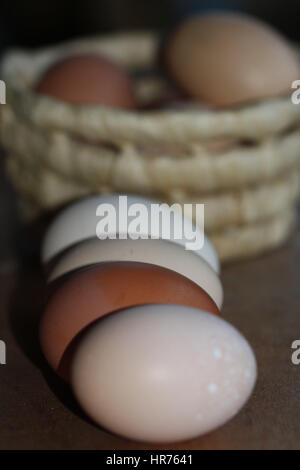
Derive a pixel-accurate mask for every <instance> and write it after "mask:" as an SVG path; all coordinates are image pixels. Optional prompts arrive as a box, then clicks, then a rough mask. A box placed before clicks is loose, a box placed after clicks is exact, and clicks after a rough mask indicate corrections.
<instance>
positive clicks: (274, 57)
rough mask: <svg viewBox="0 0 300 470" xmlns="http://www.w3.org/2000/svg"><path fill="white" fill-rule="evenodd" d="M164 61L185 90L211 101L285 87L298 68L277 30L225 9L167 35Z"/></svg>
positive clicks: (226, 102)
mask: <svg viewBox="0 0 300 470" xmlns="http://www.w3.org/2000/svg"><path fill="white" fill-rule="evenodd" d="M166 63H167V66H168V68H169V70H170V72H171V74H172V75H173V77H174V79H175V80H176V81H177V82H178V84H179V85H181V86H182V88H183V89H184V90H185V91H186V92H188V93H189V94H190V95H192V96H193V97H195V98H197V99H200V100H202V101H204V102H206V103H209V104H211V105H214V106H231V105H235V104H238V103H242V102H246V101H249V100H257V99H261V98H267V97H273V96H277V95H282V94H285V93H288V92H289V90H290V88H291V83H292V81H294V80H295V79H296V78H297V77H298V76H299V70H300V69H299V61H298V59H297V57H296V54H295V52H294V51H293V50H292V47H291V46H290V45H289V44H288V42H287V41H286V40H285V39H284V38H283V37H282V36H281V35H280V34H279V33H278V32H277V31H275V30H273V29H272V28H271V27H270V26H268V25H267V24H264V23H263V22H261V21H259V20H256V19H253V18H251V17H249V16H246V15H240V14H230V13H211V14H205V15H201V16H196V17H193V18H191V19H189V20H187V21H186V22H184V23H183V24H182V25H181V26H180V27H179V28H178V29H177V30H176V31H175V32H174V34H173V35H172V36H171V37H170V39H169V42H168V44H167V48H166Z"/></svg>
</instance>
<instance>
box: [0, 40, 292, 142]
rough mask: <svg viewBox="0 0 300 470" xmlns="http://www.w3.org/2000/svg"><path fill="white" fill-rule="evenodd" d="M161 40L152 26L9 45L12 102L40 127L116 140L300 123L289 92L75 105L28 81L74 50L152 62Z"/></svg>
mask: <svg viewBox="0 0 300 470" xmlns="http://www.w3.org/2000/svg"><path fill="white" fill-rule="evenodd" d="M137 39H138V40H137ZM158 44H159V37H158V36H157V34H155V33H153V32H139V33H138V32H135V33H124V32H123V33H117V34H116V33H114V34H112V35H106V36H100V37H96V38H87V39H82V40H75V41H70V42H68V43H65V44H60V45H58V46H52V47H50V48H49V47H48V48H47V47H46V48H42V49H39V50H38V51H34V52H32V51H29V52H28V51H22V50H13V51H10V52H8V53H6V55H5V56H4V57H3V60H2V63H1V71H2V76H3V79H4V81H5V82H6V85H7V96H8V103H9V105H11V106H12V108H13V109H14V111H15V112H18V113H21V114H22V115H23V116H26V115H27V119H30V120H32V122H33V123H34V124H35V125H37V126H38V127H47V128H54V129H59V130H61V131H64V132H70V133H74V134H76V135H78V136H81V137H83V138H85V139H92V140H93V139H97V138H100V139H103V140H104V141H111V142H113V143H120V142H122V141H131V142H142V141H143V142H146V141H160V142H173V143H176V142H187V141H193V142H196V141H201V140H202V141H203V140H209V139H212V138H213V139H218V138H220V139H221V138H224V137H225V138H227V137H235V138H246V139H251V140H254V141H257V140H261V139H263V138H264V137H266V136H268V135H274V134H278V133H280V132H284V131H285V130H287V129H290V128H291V127H293V126H298V125H299V124H300V106H297V105H294V104H293V103H292V101H291V96H290V95H289V96H285V97H274V98H268V99H265V100H258V101H255V102H249V103H245V104H243V105H241V106H236V107H234V108H231V109H221V110H214V109H200V110H194V109H193V110H178V109H176V110H173V109H172V110H166V109H162V110H148V111H145V110H143V111H141V110H137V111H136V110H134V111H125V110H119V109H111V108H106V107H104V106H100V105H98V106H85V105H82V106H74V105H70V104H67V103H63V102H60V101H57V100H55V99H53V98H50V97H47V96H41V95H38V94H36V93H35V92H33V91H32V90H31V89H30V85H29V84H28V83H29V82H30V74H32V75H31V80H32V79H33V77H37V75H38V74H39V73H40V71H41V70H42V69H43V68H44V67H45V66H46V65H47V64H49V63H51V61H53V60H55V59H57V58H58V57H61V56H63V55H68V54H70V53H74V52H75V51H77V52H78V51H100V52H101V51H104V53H106V54H107V55H109V56H110V57H111V58H113V59H114V60H117V61H118V62H120V63H121V64H122V65H126V66H128V67H129V68H131V67H136V66H145V67H146V66H149V67H151V66H152V65H153V64H154V63H155V60H156V54H157V48H158ZM126 52H127V54H126ZM24 71H25V72H24ZM26 74H27V75H26ZM291 92H292V90H291Z"/></svg>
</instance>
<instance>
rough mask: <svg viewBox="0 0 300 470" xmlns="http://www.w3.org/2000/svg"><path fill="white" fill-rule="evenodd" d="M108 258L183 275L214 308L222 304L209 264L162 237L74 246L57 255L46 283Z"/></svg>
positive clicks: (105, 241) (85, 242)
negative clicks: (60, 255) (200, 290)
mask: <svg viewBox="0 0 300 470" xmlns="http://www.w3.org/2000/svg"><path fill="white" fill-rule="evenodd" d="M110 261H135V262H139V263H150V264H154V265H156V266H161V267H164V268H167V269H171V270H172V271H176V272H177V273H179V274H182V275H183V276H185V277H187V278H188V279H190V280H191V281H193V282H195V283H196V284H198V285H199V286H200V287H202V289H204V290H205V291H206V292H207V293H208V295H209V296H210V297H211V298H212V299H213V300H214V302H215V304H216V305H217V306H218V308H221V307H222V303H223V288H222V284H221V281H220V279H219V277H218V276H217V274H216V273H215V271H214V270H213V269H212V268H211V267H210V265H209V264H208V263H207V262H206V261H205V260H204V259H203V258H202V257H201V256H197V255H196V254H195V253H194V252H193V251H188V250H183V249H182V247H181V246H180V245H177V244H176V243H172V242H169V241H166V240H151V239H150V240H131V239H126V240H119V239H117V240H109V239H107V240H99V239H97V238H93V239H90V240H87V241H84V242H82V243H80V244H78V245H76V246H75V247H74V248H73V249H70V250H68V252H67V253H66V254H65V255H64V256H62V257H61V259H60V260H59V261H58V263H57V265H56V266H55V267H54V269H53V271H52V273H51V275H50V277H49V282H50V281H53V280H54V279H56V278H58V277H59V276H61V275H63V274H66V273H68V272H70V271H73V270H75V269H78V268H82V267H83V266H88V265H91V264H95V263H103V262H110Z"/></svg>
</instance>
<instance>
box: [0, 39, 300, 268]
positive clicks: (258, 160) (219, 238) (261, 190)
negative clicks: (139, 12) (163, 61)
mask: <svg viewBox="0 0 300 470" xmlns="http://www.w3.org/2000/svg"><path fill="white" fill-rule="evenodd" d="M158 46H159V39H158V37H157V36H156V35H155V34H152V33H139V34H137V33H135V34H118V35H114V36H110V37H102V38H98V39H97V38H96V39H87V40H81V41H75V42H71V43H67V44H64V45H60V46H57V47H53V48H48V49H44V50H41V51H38V52H34V53H32V52H30V53H28V52H24V51H11V52H9V53H8V54H7V55H6V56H5V57H4V59H3V61H2V70H1V72H2V74H1V77H2V78H3V79H4V81H5V82H6V86H7V104H6V105H5V106H0V118H1V119H0V123H1V126H0V138H1V142H2V145H3V146H4V148H5V150H6V154H7V157H6V166H7V171H8V174H9V176H10V178H11V180H12V182H13V184H14V186H15V188H16V189H17V191H18V193H19V194H20V196H21V197H20V202H21V207H22V211H23V214H24V217H25V218H26V219H28V218H33V217H37V216H38V215H40V214H41V213H45V212H46V211H50V210H53V209H56V208H58V207H60V206H62V205H64V204H66V203H68V202H69V201H71V200H74V199H76V198H79V197H82V196H85V195H89V194H95V193H105V192H113V191H114V192H116V191H117V192H123V193H138V194H145V195H149V196H151V197H154V198H156V199H158V200H162V201H166V202H168V203H172V202H180V203H184V202H204V203H205V224H206V231H207V232H208V233H209V234H210V236H211V238H212V240H213V242H214V243H215V245H216V247H217V250H218V251H219V254H220V256H221V259H222V260H231V259H237V258H241V257H245V256H250V255H254V254H258V253H260V252H263V251H265V250H267V249H270V248H272V247H275V246H277V245H279V244H280V243H282V242H283V241H284V240H285V239H286V238H287V236H288V235H289V233H290V231H291V228H292V226H293V221H294V219H295V210H294V208H295V204H296V200H297V198H298V195H299V187H300V186H299V161H300V106H297V105H293V104H292V102H291V99H290V96H289V97H286V98H276V99H273V100H266V101H262V102H257V103H252V104H251V105H247V106H244V107H240V108H234V109H230V110H219V111H216V110H211V109H206V108H200V107H199V109H197V108H193V107H191V108H187V109H169V110H159V111H136V112H132V111H130V112H128V111H123V110H116V109H110V108H105V107H101V106H76V107H75V106H72V105H68V104H65V103H62V102H58V101H56V100H53V99H51V98H48V97H45V96H41V95H37V94H35V93H34V92H32V91H31V89H32V85H33V84H34V83H35V81H36V80H37V78H38V76H39V75H40V74H41V73H42V72H43V70H44V69H45V68H46V67H48V66H49V64H51V63H52V62H53V61H56V60H57V59H58V58H62V57H64V56H68V55H69V54H74V53H79V52H87V51H88V52H100V53H103V54H105V55H107V56H109V57H111V58H112V59H114V60H115V61H116V62H118V63H120V64H122V65H123V66H126V67H127V68H128V69H129V70H130V71H131V72H133V73H134V76H135V83H136V90H137V95H138V98H139V100H140V102H141V103H144V104H146V103H147V102H149V101H150V100H151V99H154V98H157V97H159V96H160V95H161V93H163V91H164V90H165V89H167V87H168V84H167V82H166V81H165V80H164V78H163V77H161V76H159V74H158V73H157V71H156V67H155V65H156V57H157V49H158ZM296 78H297V77H296Z"/></svg>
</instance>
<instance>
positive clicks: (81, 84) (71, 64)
mask: <svg viewBox="0 0 300 470" xmlns="http://www.w3.org/2000/svg"><path fill="white" fill-rule="evenodd" d="M35 91H36V92H37V93H42V94H44V95H48V96H51V97H53V98H56V99H58V100H61V101H65V102H67V103H71V104H102V105H105V106H111V107H114V108H127V109H132V108H135V107H136V102H135V96H134V90H133V84H132V82H131V80H130V77H129V76H128V74H127V73H126V71H125V70H123V69H122V68H120V67H119V66H117V65H116V64H114V63H112V62H111V61H109V60H108V59H106V58H104V57H101V56H98V55H91V54H89V55H80V56H74V57H69V58H67V59H64V60H62V61H60V62H57V63H55V64H54V65H53V66H52V67H50V68H49V69H48V70H47V71H46V72H45V74H44V75H43V76H42V77H41V79H40V81H39V82H38V83H37V85H36V87H35Z"/></svg>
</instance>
